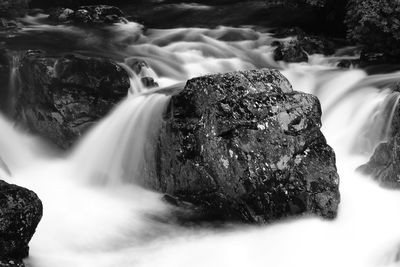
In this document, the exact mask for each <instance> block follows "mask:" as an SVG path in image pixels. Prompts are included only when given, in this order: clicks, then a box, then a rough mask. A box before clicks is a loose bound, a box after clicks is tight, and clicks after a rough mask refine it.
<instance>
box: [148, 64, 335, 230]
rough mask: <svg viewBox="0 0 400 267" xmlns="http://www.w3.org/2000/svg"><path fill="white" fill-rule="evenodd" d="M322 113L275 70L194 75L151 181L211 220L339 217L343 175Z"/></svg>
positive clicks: (167, 129) (174, 106)
mask: <svg viewBox="0 0 400 267" xmlns="http://www.w3.org/2000/svg"><path fill="white" fill-rule="evenodd" d="M320 117H321V108H320V104H319V101H318V99H317V98H316V97H314V96H312V95H309V94H305V93H300V92H295V91H293V90H292V87H291V85H290V84H289V82H288V81H287V80H286V78H285V77H283V76H282V75H281V74H280V73H279V72H278V71H276V70H269V69H264V70H254V71H244V72H233V73H227V74H218V75H210V76H204V77H200V78H195V79H192V80H189V81H188V82H187V84H186V87H185V88H184V90H183V91H181V92H180V93H178V94H177V95H174V96H173V97H172V99H171V102H170V104H169V106H168V110H167V111H166V112H165V114H164V121H163V124H162V127H161V132H160V135H159V139H158V142H157V144H156V146H155V148H154V149H155V151H154V158H155V160H148V165H147V166H146V171H145V173H146V175H144V176H143V181H142V183H143V184H144V185H146V186H147V187H149V188H151V189H154V190H157V191H159V192H164V193H167V194H169V195H171V196H173V197H174V198H176V199H178V200H179V201H174V202H176V203H179V202H180V201H182V202H189V203H192V204H194V205H195V206H196V207H197V211H198V210H201V212H202V214H203V216H204V219H206V220H232V221H243V222H258V223H262V222H269V221H273V220H276V219H279V218H283V217H287V216H292V215H299V214H306V213H313V214H317V215H320V216H323V217H325V218H334V217H335V216H336V213H337V209H338V204H339V201H340V195H339V188H338V186H339V177H338V174H337V172H336V166H335V154H334V152H333V150H332V149H331V148H330V147H329V146H328V145H327V144H326V141H325V138H324V136H323V135H322V133H321V131H320V127H321V120H320ZM151 162H153V163H151Z"/></svg>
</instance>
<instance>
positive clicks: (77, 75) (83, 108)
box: [14, 51, 130, 148]
mask: <svg viewBox="0 0 400 267" xmlns="http://www.w3.org/2000/svg"><path fill="white" fill-rule="evenodd" d="M18 71H19V76H20V83H21V85H20V88H19V90H18V92H16V94H17V98H16V99H17V101H16V105H15V108H14V110H15V114H14V117H16V119H17V121H19V122H21V123H22V124H24V125H25V126H27V127H28V128H29V129H30V130H31V131H32V132H34V133H36V134H39V135H40V136H42V137H44V138H45V139H47V140H50V141H52V142H53V143H54V144H56V145H58V146H59V147H61V148H67V147H69V146H70V145H71V144H72V143H73V142H74V141H75V140H76V139H77V137H78V136H80V135H82V133H83V132H85V131H86V130H87V128H88V127H89V126H90V125H92V124H93V122H95V121H97V120H98V119H100V118H102V117H104V116H105V114H107V113H108V112H109V111H110V109H111V108H112V107H113V106H114V105H115V104H116V103H117V102H119V101H120V100H121V99H122V98H124V97H125V96H126V94H127V92H128V89H129V87H130V84H129V76H128V74H127V72H126V71H125V70H124V69H123V68H122V67H121V66H119V65H118V64H116V63H115V62H113V61H111V60H107V59H101V58H88V57H83V56H77V55H68V56H63V57H51V56H48V55H46V54H45V53H44V52H41V51H28V52H26V53H25V55H24V56H23V57H22V58H21V60H20V63H19V68H18Z"/></svg>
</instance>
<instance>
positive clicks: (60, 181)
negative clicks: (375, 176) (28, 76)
mask: <svg viewBox="0 0 400 267" xmlns="http://www.w3.org/2000/svg"><path fill="white" fill-rule="evenodd" d="M30 23H31V24H33V25H32V26H31V27H26V28H25V29H24V30H25V33H26V34H29V33H31V32H32V31H34V32H38V31H39V30H40V31H49V32H53V31H57V30H60V31H63V33H64V34H68V33H73V36H79V38H81V40H83V41H82V45H83V47H85V45H92V44H93V42H97V41H98V38H97V37H96V36H93V35H91V36H90V37H87V34H86V33H85V32H83V33H82V31H81V30H75V29H73V27H66V28H63V29H60V28H59V26H57V27H58V28H57V27H56V26H50V25H44V26H43V25H41V24H38V23H36V22H35V20H33V19H32V18H30ZM140 29H141V27H140V26H138V25H137V24H133V23H129V24H125V25H115V26H112V27H110V29H109V30H110V31H113V32H116V33H117V34H118V37H117V38H115V39H113V40H111V41H110V42H109V43H110V44H109V45H108V46H107V49H110V51H109V53H110V55H114V56H116V55H118V56H119V57H121V56H122V57H123V58H129V57H135V58H139V59H145V60H146V61H147V62H148V63H149V65H150V66H151V67H152V69H153V70H154V72H155V73H156V74H157V75H158V76H159V79H158V82H159V84H160V85H161V87H164V86H169V85H172V84H174V83H176V82H183V81H185V80H186V79H188V78H190V77H193V76H197V75H201V74H207V73H215V72H227V71H233V70H242V69H250V68H260V67H275V68H279V69H281V70H282V72H283V73H284V75H286V77H287V78H288V79H289V80H290V81H291V83H292V84H293V86H294V88H295V89H296V90H299V91H305V92H309V93H313V94H315V95H317V96H318V97H319V99H320V100H321V104H322V108H323V114H324V116H323V132H324V134H325V136H326V137H327V140H328V143H329V144H331V145H332V146H333V148H334V149H335V151H336V154H337V166H338V169H339V174H340V176H341V194H342V203H341V207H340V211H339V215H338V218H337V219H336V220H334V221H322V220H320V219H316V218H301V219H296V220H294V221H286V222H280V223H276V224H273V225H267V226H263V227H240V226H236V227H234V229H231V230H229V231H227V230H226V231H223V232H219V231H218V230H207V229H203V230H201V229H197V230H191V229H182V228H179V227H178V226H175V225H173V224H168V223H163V222H162V221H163V220H162V218H164V217H165V216H168V215H167V214H168V207H167V206H166V205H165V204H163V203H162V202H161V201H160V196H159V195H157V194H155V193H152V192H148V191H146V190H144V189H141V188H139V187H137V186H136V185H134V182H135V177H137V176H138V175H140V171H141V168H140V164H141V160H143V153H144V150H145V148H144V145H145V143H146V142H147V141H148V140H149V139H151V136H153V135H155V134H156V132H157V128H158V127H157V126H158V125H159V124H160V121H161V119H162V118H161V115H162V111H163V109H164V107H165V105H166V104H167V103H168V96H166V95H164V94H161V93H160V92H162V90H163V89H162V88H161V89H155V90H153V91H151V90H150V91H148V90H145V89H144V88H143V87H142V84H141V82H140V81H139V80H138V77H136V76H135V75H134V74H133V73H131V76H132V79H131V83H132V84H131V93H132V94H131V95H130V96H128V97H127V98H126V100H124V101H123V102H122V103H120V104H119V105H118V107H116V108H115V110H114V111H113V112H111V114H110V115H109V116H108V117H107V118H105V119H104V120H103V121H102V122H100V123H99V124H98V125H97V126H96V127H94V128H93V129H92V130H91V131H89V133H88V134H87V135H86V136H85V137H83V139H82V140H81V141H80V142H79V144H78V145H77V146H76V147H75V148H74V149H73V151H72V152H71V153H70V154H69V155H67V156H65V155H64V156H60V157H59V158H57V159H49V158H48V157H46V156H45V154H46V153H45V152H44V151H43V149H40V145H37V144H36V143H35V141H34V139H33V138H32V137H28V136H25V135H23V134H21V133H19V132H18V131H17V130H15V129H13V128H12V127H11V122H9V121H7V120H5V119H3V118H2V117H0V128H1V129H2V133H3V134H2V138H1V139H0V151H1V157H2V159H3V160H4V162H5V163H6V164H8V166H9V168H10V171H11V173H12V177H9V178H7V179H8V180H10V181H12V182H14V183H17V184H20V185H22V186H26V187H28V188H30V189H33V190H34V191H36V192H37V193H38V195H39V196H40V197H41V199H42V200H43V202H44V207H45V209H44V210H45V214H44V217H43V220H42V222H41V223H40V225H39V228H38V229H37V233H36V234H35V236H34V238H33V240H32V242H31V257H30V258H29V259H28V260H27V264H28V266H34V267H47V266H49V267H50V266H51V267H53V266H61V267H63V266H68V267H69V266H77V267H79V266H82V267H90V266H96V267H102V266H104V267H109V266H163V267H165V266H171V267H176V266H241V267H242V266H248V265H250V264H251V265H253V266H274V267H278V266H285V267H287V266H335V267H337V266H356V267H366V266H396V265H398V263H397V262H396V260H397V259H398V254H397V252H398V247H399V245H400V229H399V227H398V225H399V224H400V213H398V212H397V209H398V206H399V205H400V194H399V193H398V192H395V191H388V190H384V189H382V188H379V187H378V186H377V185H376V184H374V183H373V182H371V181H370V180H369V179H367V178H366V177H363V176H362V175H359V174H356V173H355V172H354V169H355V168H357V167H358V166H359V165H360V164H362V163H365V162H366V161H367V159H368V156H369V155H370V154H371V152H372V150H373V148H374V147H375V146H376V145H377V144H378V143H379V142H380V141H382V140H384V139H385V138H386V136H387V134H388V125H390V120H391V119H392V117H393V111H394V109H395V107H396V105H397V104H398V101H399V93H396V92H393V91H391V90H389V89H388V88H387V87H388V85H389V84H391V83H392V82H397V81H399V80H400V73H392V74H387V75H372V76H367V74H366V73H365V72H363V71H361V70H339V69H337V68H336V67H335V66H336V64H337V62H338V60H339V59H341V58H343V57H333V58H327V57H322V56H321V55H313V56H311V58H310V61H309V63H298V64H284V63H277V62H275V61H273V59H272V51H273V47H271V45H270V44H271V43H272V42H273V41H274V40H275V39H274V38H273V37H272V36H271V35H270V34H268V33H262V32H258V31H255V30H253V29H249V28H228V27H220V28H217V29H199V28H189V29H184V28H181V29H172V30H148V31H147V33H146V34H142V33H141V32H138V31H139V30H140ZM132 36H133V37H132ZM88 39H90V40H88ZM120 44H123V49H121V45H120ZM101 49H104V47H103V46H102V47H101ZM102 52H104V51H102ZM124 66H125V68H129V67H128V66H127V65H124ZM128 70H129V69H128ZM180 87H181V85H179V86H176V88H180ZM171 88H172V89H171ZM173 88H175V87H170V88H169V89H168V90H170V91H171V90H173ZM42 155H43V156H42ZM21 156H23V157H21ZM28 163H29V164H28ZM0 168H1V167H0ZM0 175H1V174H0ZM7 176H8V175H7ZM154 218H161V220H156V219H154Z"/></svg>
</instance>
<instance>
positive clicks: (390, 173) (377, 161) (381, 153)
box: [358, 85, 400, 188]
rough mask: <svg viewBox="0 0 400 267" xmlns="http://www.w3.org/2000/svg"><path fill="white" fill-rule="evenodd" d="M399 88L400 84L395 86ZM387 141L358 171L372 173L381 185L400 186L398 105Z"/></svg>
mask: <svg viewBox="0 0 400 267" xmlns="http://www.w3.org/2000/svg"><path fill="white" fill-rule="evenodd" d="M393 88H394V89H395V90H396V91H398V90H399V85H395V86H394V87H393ZM390 127H391V131H390V135H389V138H388V140H387V141H385V142H382V143H380V144H379V145H378V146H377V147H376V148H375V151H374V154H373V155H372V156H371V158H370V160H369V162H368V163H366V164H365V165H363V166H360V167H359V168H358V171H360V172H362V173H364V174H367V175H371V176H372V177H373V178H374V179H375V180H377V181H378V182H379V183H380V185H382V186H384V187H390V188H400V109H399V106H397V108H396V110H395V112H394V116H393V120H392V124H391V126H390Z"/></svg>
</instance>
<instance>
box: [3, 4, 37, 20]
mask: <svg viewBox="0 0 400 267" xmlns="http://www.w3.org/2000/svg"><path fill="white" fill-rule="evenodd" d="M29 2H30V0H0V18H2V17H6V18H10V17H11V18H13V17H17V16H22V15H24V14H25V12H26V11H27V10H28V7H29V6H28V4H29Z"/></svg>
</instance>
